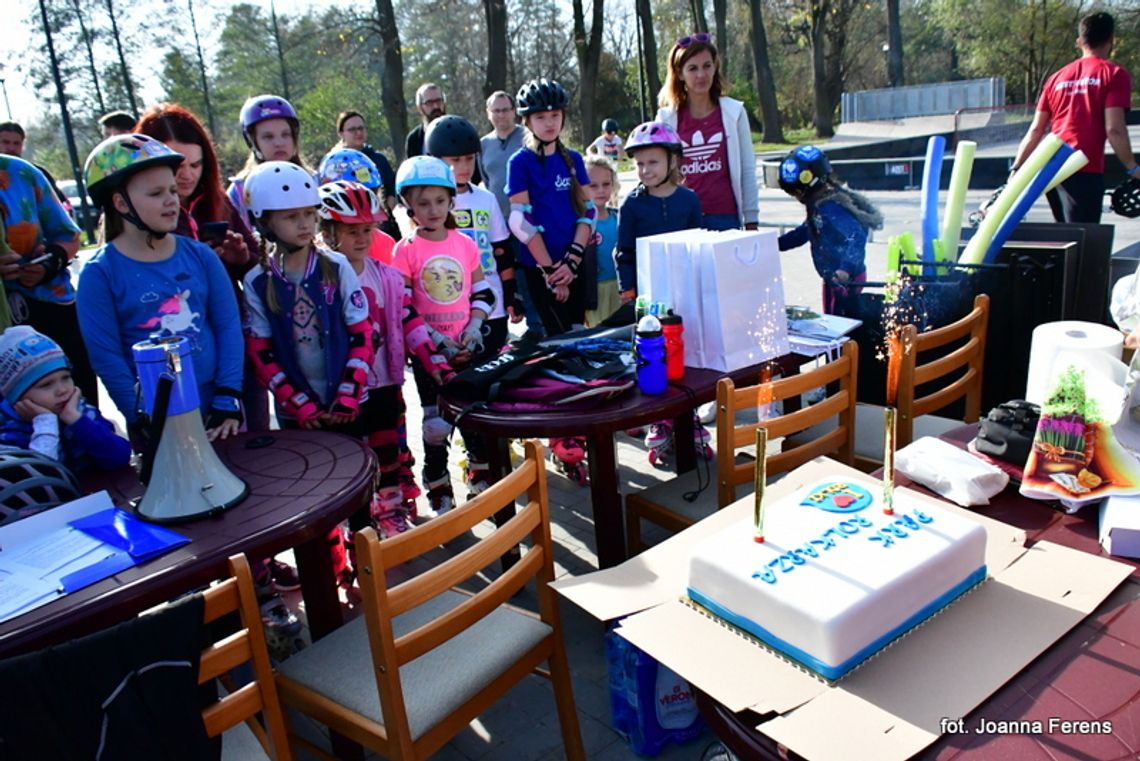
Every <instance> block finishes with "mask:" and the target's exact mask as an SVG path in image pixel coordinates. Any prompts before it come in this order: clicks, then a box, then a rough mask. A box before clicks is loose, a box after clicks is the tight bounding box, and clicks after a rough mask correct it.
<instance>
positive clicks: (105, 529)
mask: <svg viewBox="0 0 1140 761" xmlns="http://www.w3.org/2000/svg"><path fill="white" fill-rule="evenodd" d="M69 525H70V526H72V527H74V528H76V529H79V530H80V531H82V532H83V533H85V534H87V535H88V536H91V537H93V538H95V539H98V540H99V541H101V542H103V543H104V544H106V545H107V549H108V554H107V555H105V556H104V557H103V558H102V559H101V560H99V561H98V562H96V563H93V564H92V565H89V566H87V567H86V568H81V569H80V570H78V571H74V572H73V573H69V574H67V575H66V576H64V577H63V578H61V579H60V584H61V586H62V587H63V591H64V592H74V591H75V590H77V589H82V588H83V587H86V586H89V585H91V584H94V583H95V582H97V581H101V580H102V579H105V578H107V577H108V576H114V575H115V574H116V573H118V572H119V571H124V570H126V569H127V568H130V567H131V566H134V565H138V564H139V563H143V562H145V561H147V560H150V559H151V558H154V557H157V556H159V555H162V554H165V553H167V552H169V551H170V550H173V549H174V548H176V547H181V546H182V545H184V544H189V543H190V539H189V538H188V537H185V536H182V535H181V534H179V533H176V532H174V531H171V530H170V529H167V528H163V527H162V526H157V525H155V524H153V523H147V522H146V521H143V520H140V519H139V518H136V517H135V516H134V515H132V514H130V513H128V512H126V511H124V510H119V509H118V508H111V509H109V510H102V511H100V512H97V513H92V514H91V515H88V516H85V517H83V518H77V519H76V520H73V521H70V522H69Z"/></svg>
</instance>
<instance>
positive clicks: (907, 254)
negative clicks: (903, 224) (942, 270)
mask: <svg viewBox="0 0 1140 761" xmlns="http://www.w3.org/2000/svg"><path fill="white" fill-rule="evenodd" d="M899 251H900V253H901V256H900V258H901V259H906V260H907V261H912V262H913V261H915V260H917V259H918V249H916V248H915V247H914V234H913V233H910V232H905V233H902V234H901V235H899ZM920 267H921V265H919V264H904V265H902V267H900V268H899V269H900V271H902V272H905V273H907V274H909V275H915V274H918V273H919V272H920V271H921V270H920Z"/></svg>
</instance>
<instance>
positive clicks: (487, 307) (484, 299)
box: [471, 280, 495, 317]
mask: <svg viewBox="0 0 1140 761" xmlns="http://www.w3.org/2000/svg"><path fill="white" fill-rule="evenodd" d="M493 306H495V292H494V291H493V290H491V284H490V283H488V282H487V281H486V280H480V281H479V282H478V283H476V284H475V285H473V286H472V287H471V308H472V309H482V310H483V313H484V314H486V315H487V316H488V317H489V316H490V315H491V308H492V307H493Z"/></svg>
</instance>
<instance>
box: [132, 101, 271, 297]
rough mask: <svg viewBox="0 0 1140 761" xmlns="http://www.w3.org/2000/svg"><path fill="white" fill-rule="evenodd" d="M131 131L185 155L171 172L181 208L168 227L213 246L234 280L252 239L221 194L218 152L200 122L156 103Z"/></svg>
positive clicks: (250, 259) (244, 267)
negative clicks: (176, 169) (174, 171)
mask: <svg viewBox="0 0 1140 761" xmlns="http://www.w3.org/2000/svg"><path fill="white" fill-rule="evenodd" d="M135 131H136V132H139V133H141V134H143V135H147V136H148V137H153V138H154V139H156V140H159V141H161V142H163V143H165V144H166V146H167V147H168V148H170V149H171V150H172V151H174V152H175V153H181V154H182V155H183V156H185V157H186V160H185V161H183V162H182V164H181V166H179V168H178V171H177V173H176V174H175V183H176V184H177V186H178V199H179V201H180V202H181V206H182V211H181V212H180V213H179V215H178V227H177V228H175V230H174V232H175V233H176V234H177V235H184V236H186V237H188V238H193V239H194V240H200V241H202V242H203V243H205V244H207V245H208V246H210V247H211V248H213V249H214V251H216V252H217V254H218V256H219V257H220V258H221V260H222V264H224V265H225V267H226V272H227V273H228V274H229V276H230V280H232V281H233V282H234V283H235V286H236V284H237V283H240V282H241V279H242V277H243V276H244V275H245V273H246V272H247V271H249V269H250V267H252V266H253V263H254V261H255V256H254V255H255V253H256V251H257V242H256V240H255V239H254V237H253V234H252V233H251V232H250V230H249V225H248V224H246V222H245V220H243V219H242V218H241V214H239V213H238V211H237V209H235V208H234V206H233V204H232V203H230V200H229V198H227V197H226V193H225V189H224V188H223V187H222V176H221V172H220V171H219V169H218V157H217V154H216V153H215V152H214V144H213V142H212V141H211V140H210V135H209V133H208V132H206V128H205V127H204V126H203V125H202V122H200V121H199V120H198V117H196V116H195V115H194V114H193V113H191V112H190V111H189V110H187V109H185V108H183V107H182V106H179V105H178V104H176V103H160V104H158V105H157V106H152V107H151V108H149V109H148V110H147V111H146V113H144V114H143V115H142V118H141V119H139V123H138V125H137V129H136V130H135Z"/></svg>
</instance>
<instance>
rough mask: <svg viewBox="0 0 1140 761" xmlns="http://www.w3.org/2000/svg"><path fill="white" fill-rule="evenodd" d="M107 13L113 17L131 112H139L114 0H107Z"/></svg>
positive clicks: (112, 22) (113, 29)
mask: <svg viewBox="0 0 1140 761" xmlns="http://www.w3.org/2000/svg"><path fill="white" fill-rule="evenodd" d="M107 15H108V16H109V17H110V19H111V35H112V36H113V37H114V38H115V50H117V51H118V53H119V70H120V71H121V72H122V75H123V89H124V90H126V93H127V100H128V101H130V104H131V109H130V110H131V112H132V113H138V108H139V105H138V103H139V102H138V101H137V100H136V99H135V86H134V83H132V82H131V70H130V69H128V68H127V56H126V55H125V54H124V53H123V40H122V38H121V37H120V36H119V22H118V21H117V20H116V19H115V6H114V5H113V4H112V0H107Z"/></svg>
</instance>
